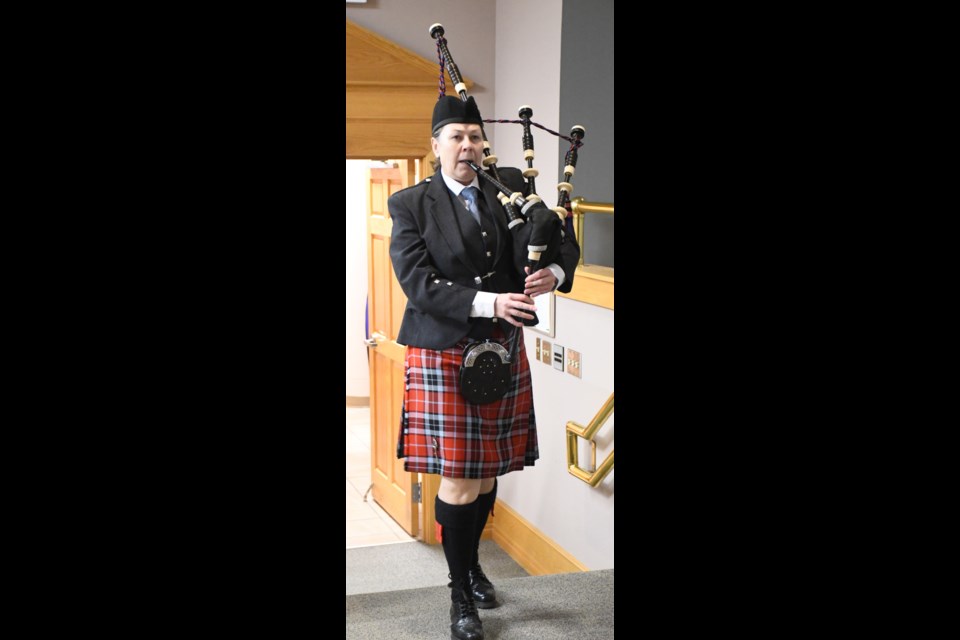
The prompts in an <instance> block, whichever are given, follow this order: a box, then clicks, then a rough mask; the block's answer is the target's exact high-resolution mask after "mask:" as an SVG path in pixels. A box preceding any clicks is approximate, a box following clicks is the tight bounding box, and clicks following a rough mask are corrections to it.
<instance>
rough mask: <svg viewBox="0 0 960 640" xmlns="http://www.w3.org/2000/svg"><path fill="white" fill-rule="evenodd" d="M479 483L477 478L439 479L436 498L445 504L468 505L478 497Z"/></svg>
mask: <svg viewBox="0 0 960 640" xmlns="http://www.w3.org/2000/svg"><path fill="white" fill-rule="evenodd" d="M480 483H481V480H480V479H478V478H477V479H474V478H440V489H439V490H438V491H437V496H439V498H440V499H441V500H443V501H444V502H446V503H447V504H470V503H471V502H473V501H474V500H476V499H477V496H478V495H480ZM492 486H493V485H492V484H491V488H492Z"/></svg>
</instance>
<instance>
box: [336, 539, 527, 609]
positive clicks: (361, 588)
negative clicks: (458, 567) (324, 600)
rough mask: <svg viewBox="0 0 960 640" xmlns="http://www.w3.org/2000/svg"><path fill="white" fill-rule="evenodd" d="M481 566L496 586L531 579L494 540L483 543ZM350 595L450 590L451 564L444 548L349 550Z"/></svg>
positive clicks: (393, 546)
mask: <svg viewBox="0 0 960 640" xmlns="http://www.w3.org/2000/svg"><path fill="white" fill-rule="evenodd" d="M480 566H481V567H483V572H484V573H485V574H486V575H487V577H488V578H490V580H491V581H492V582H493V583H494V584H496V582H497V580H499V579H503V578H516V577H520V576H526V575H528V574H527V572H526V571H524V569H523V567H521V566H520V565H519V564H517V563H516V562H515V561H514V560H513V558H511V557H510V556H509V555H508V554H507V552H506V551H504V550H503V549H501V548H500V545H498V544H497V543H496V542H494V541H493V540H481V541H480ZM346 573H347V595H348V596H350V595H354V594H358V593H380V592H383V591H395V590H397V589H416V588H419V587H440V586H442V587H446V586H447V583H448V582H450V580H449V578H447V573H448V569H447V561H446V559H445V558H444V557H443V547H441V546H440V545H439V544H436V545H429V544H425V543H423V542H400V543H397V544H382V545H378V546H374V547H359V548H356V549H347V571H346Z"/></svg>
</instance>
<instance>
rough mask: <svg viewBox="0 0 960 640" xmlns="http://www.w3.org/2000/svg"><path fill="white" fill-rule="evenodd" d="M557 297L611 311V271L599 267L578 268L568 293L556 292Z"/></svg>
mask: <svg viewBox="0 0 960 640" xmlns="http://www.w3.org/2000/svg"><path fill="white" fill-rule="evenodd" d="M557 295H558V296H561V297H563V298H570V299H571V300H579V301H580V302H586V303H588V304H595V305H597V306H598V307H605V308H607V309H613V269H612V268H611V267H602V266H600V265H582V266H579V267H577V271H576V273H575V274H574V276H573V288H572V289H570V293H560V292H559V291H558V292H557Z"/></svg>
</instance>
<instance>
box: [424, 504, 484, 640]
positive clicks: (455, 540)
mask: <svg viewBox="0 0 960 640" xmlns="http://www.w3.org/2000/svg"><path fill="white" fill-rule="evenodd" d="M434 505H435V507H434V510H435V512H436V518H437V522H438V523H439V524H440V543H441V544H442V545H443V555H444V556H446V559H447V567H448V568H449V569H450V584H449V585H448V586H449V587H450V588H451V589H452V591H451V593H450V600H451V602H452V604H451V605H450V633H451V634H452V637H453V638H455V639H456V640H483V626H482V625H481V623H480V616H479V615H477V605H476V603H475V602H474V600H473V597H472V596H471V595H470V589H469V586H468V584H467V572H468V570H469V568H470V560H471V557H472V554H473V552H474V549H475V547H476V544H475V539H474V534H475V531H476V523H477V502H476V501H474V502H471V503H470V504H447V503H446V502H444V501H443V500H441V499H440V496H437V499H436V501H435V503H434Z"/></svg>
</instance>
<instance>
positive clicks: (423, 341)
mask: <svg viewBox="0 0 960 640" xmlns="http://www.w3.org/2000/svg"><path fill="white" fill-rule="evenodd" d="M497 169H498V172H499V174H500V178H501V180H502V181H503V182H504V184H505V185H506V186H508V187H510V188H511V189H514V190H517V191H521V193H523V192H524V191H523V187H525V185H526V182H525V181H524V180H523V176H522V174H521V173H520V170H519V169H516V168H513V167H504V168H501V167H498V168H497ZM480 187H481V191H482V193H483V196H484V201H485V203H486V209H487V212H489V213H491V214H492V217H493V223H494V225H493V233H488V245H487V249H489V250H491V252H492V253H493V256H492V265H493V266H492V270H493V275H491V276H489V277H484V276H485V275H486V274H487V273H489V272H488V270H487V269H486V268H485V264H484V257H483V247H482V246H481V242H482V241H481V239H480V236H479V231H478V230H477V227H476V223H475V222H474V221H473V219H472V218H471V217H470V212H469V211H467V209H466V208H465V207H464V206H462V205H460V204H459V203H458V202H456V203H455V202H454V200H455V198H454V197H453V194H452V193H451V192H450V190H449V189H447V186H446V184H444V182H443V179H442V178H441V177H440V176H439V175H436V176H434V177H432V178H427V179H426V180H424V181H422V182H420V183H419V184H416V185H414V186H412V187H408V188H406V189H403V190H401V191H398V192H397V193H395V194H393V195H392V196H390V198H389V199H388V200H387V208H388V209H389V211H390V217H391V219H392V221H393V231H392V233H391V238H390V258H391V260H392V262H393V269H394V273H395V274H396V276H397V280H398V281H399V283H400V287H401V288H402V289H403V292H404V294H406V296H407V306H406V309H405V310H404V313H403V320H402V322H401V324H400V331H399V333H398V335H397V342H399V343H400V344H404V345H409V346H414V347H422V348H426V349H447V348H449V347H452V346H453V345H455V344H456V343H457V342H458V341H459V340H461V339H462V338H464V337H466V336H467V335H470V336H472V337H487V336H489V335H490V333H491V332H492V330H493V326H494V325H493V319H491V318H471V317H470V309H471V306H472V304H473V300H474V298H475V297H476V294H477V291H479V290H483V291H491V292H494V293H508V292H517V293H522V292H523V288H524V287H523V281H524V279H525V278H526V274H525V273H523V271H522V269H520V268H519V267H518V266H517V262H518V261H517V259H516V258H515V256H514V247H513V244H514V243H513V240H512V236H511V231H510V230H509V229H508V228H507V218H506V213H505V212H504V210H503V206H502V205H501V204H500V201H499V200H498V199H497V194H498V193H499V192H498V191H497V189H496V187H494V186H493V185H491V184H490V183H489V182H487V181H485V180H483V179H481V180H480ZM525 195H526V194H525ZM471 225H472V226H471ZM491 236H493V237H492V238H491ZM560 253H561V256H560V258H558V262H557V264H559V265H560V267H561V268H562V269H563V272H564V283H563V286H561V287H560V288H559V290H560V291H562V292H564V293H567V292H569V291H570V288H571V287H572V286H573V275H574V270H575V269H576V266H577V262H578V261H579V259H580V247H579V245H578V244H577V242H576V239H575V238H573V237H572V235H567V236H566V240H565V242H564V243H563V245H562V247H561V251H560Z"/></svg>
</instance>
